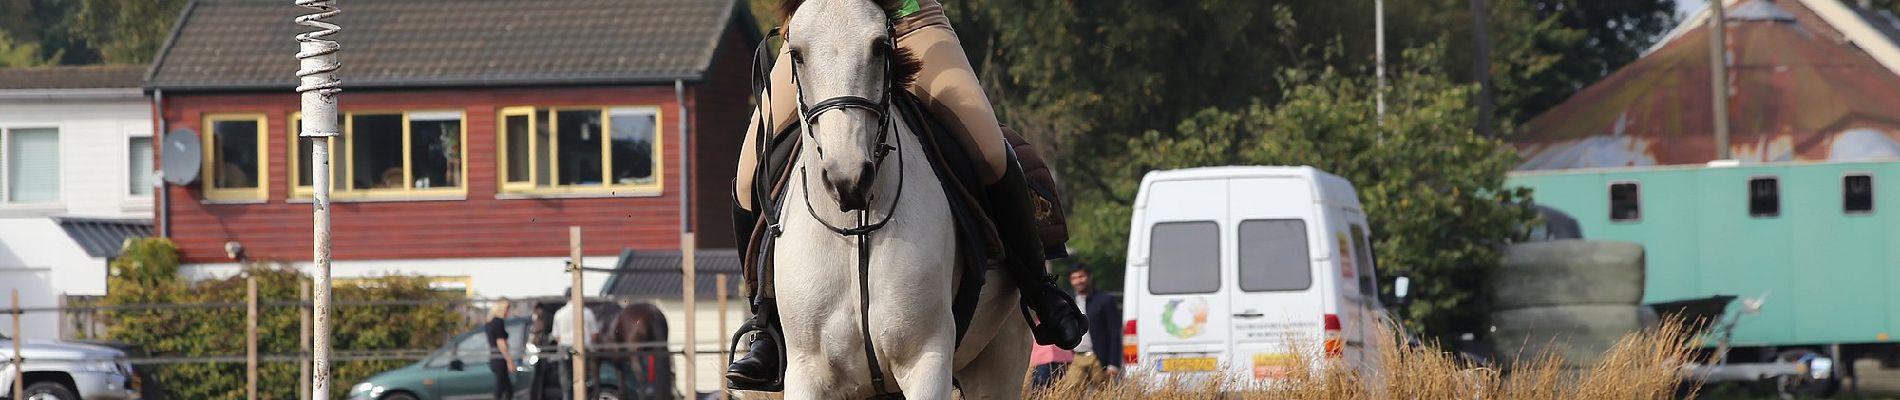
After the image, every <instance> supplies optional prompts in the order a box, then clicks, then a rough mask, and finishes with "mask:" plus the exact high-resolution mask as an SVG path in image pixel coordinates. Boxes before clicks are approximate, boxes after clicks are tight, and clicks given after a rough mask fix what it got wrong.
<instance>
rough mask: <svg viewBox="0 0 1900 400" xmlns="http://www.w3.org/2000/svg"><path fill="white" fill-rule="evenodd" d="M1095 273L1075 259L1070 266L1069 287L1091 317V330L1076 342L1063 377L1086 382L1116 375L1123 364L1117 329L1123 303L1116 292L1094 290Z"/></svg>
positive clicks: (1099, 380)
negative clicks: (1116, 299) (1074, 263)
mask: <svg viewBox="0 0 1900 400" xmlns="http://www.w3.org/2000/svg"><path fill="white" fill-rule="evenodd" d="M1093 277H1094V276H1093V274H1092V273H1091V272H1090V271H1089V267H1088V265H1086V264H1081V263H1076V265H1075V268H1074V269H1071V270H1069V287H1072V288H1074V289H1075V303H1076V304H1077V305H1080V306H1081V307H1082V310H1083V312H1082V314H1084V315H1086V316H1087V317H1088V320H1089V330H1088V333H1087V334H1084V335H1082V344H1080V345H1077V346H1075V360H1074V361H1073V362H1071V363H1070V364H1069V368H1068V371H1067V372H1066V373H1064V374H1062V375H1063V378H1062V379H1063V380H1069V379H1081V380H1083V381H1082V383H1083V384H1085V385H1086V384H1093V383H1098V382H1101V381H1103V380H1105V379H1107V378H1112V377H1114V376H1116V375H1117V374H1119V373H1120V372H1121V365H1122V335H1121V333H1122V331H1121V330H1120V329H1115V325H1116V324H1120V323H1121V321H1122V312H1121V307H1119V306H1117V305H1116V304H1115V296H1110V295H1109V294H1108V293H1103V292H1101V291H1098V290H1095V283H1094V281H1093V280H1092V279H1091V278H1093Z"/></svg>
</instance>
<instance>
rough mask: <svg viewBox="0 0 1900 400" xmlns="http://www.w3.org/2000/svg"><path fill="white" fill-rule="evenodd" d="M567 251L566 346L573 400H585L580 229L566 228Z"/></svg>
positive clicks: (585, 348) (585, 336)
mask: <svg viewBox="0 0 1900 400" xmlns="http://www.w3.org/2000/svg"><path fill="white" fill-rule="evenodd" d="M567 251H568V262H567V263H568V267H567V270H568V271H570V272H569V275H572V276H573V280H574V282H573V283H572V286H569V289H568V298H567V308H569V309H572V310H574V311H573V313H574V343H568V344H567V345H569V346H574V359H573V360H568V361H571V362H573V363H574V398H573V400H587V319H586V317H587V314H585V313H586V311H587V303H586V302H583V301H581V227H578V226H570V227H567ZM506 356H507V355H505V354H504V355H503V357H506ZM537 390H538V389H537Z"/></svg>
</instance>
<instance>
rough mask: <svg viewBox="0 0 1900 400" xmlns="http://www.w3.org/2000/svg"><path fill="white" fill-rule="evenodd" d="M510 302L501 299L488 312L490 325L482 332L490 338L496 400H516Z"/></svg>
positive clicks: (489, 362)
mask: <svg viewBox="0 0 1900 400" xmlns="http://www.w3.org/2000/svg"><path fill="white" fill-rule="evenodd" d="M509 304H510V303H509V302H508V298H507V297H503V298H501V299H500V301H499V302H498V303H496V304H495V307H494V308H492V309H489V311H488V323H487V324H484V325H483V327H482V330H483V331H484V332H485V333H486V335H487V336H488V350H489V353H488V354H489V357H488V371H489V372H494V373H495V400H514V398H515V382H514V376H515V359H514V357H509V356H508V355H509V354H513V353H512V352H510V351H508V323H507V322H505V321H504V320H505V319H506V318H508V307H509Z"/></svg>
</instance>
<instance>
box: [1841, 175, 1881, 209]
mask: <svg viewBox="0 0 1900 400" xmlns="http://www.w3.org/2000/svg"><path fill="white" fill-rule="evenodd" d="M1841 211H1843V212H1846V213H1848V214H1865V213H1871V212H1874V177H1873V176H1871V175H1848V176H1847V177H1844V178H1841Z"/></svg>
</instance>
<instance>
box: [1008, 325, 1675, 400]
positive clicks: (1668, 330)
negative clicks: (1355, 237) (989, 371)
mask: <svg viewBox="0 0 1900 400" xmlns="http://www.w3.org/2000/svg"><path fill="white" fill-rule="evenodd" d="M1372 336H1373V337H1372V338H1370V339H1369V340H1367V342H1369V343H1368V344H1367V346H1366V348H1367V349H1369V350H1368V351H1367V353H1368V354H1366V355H1365V357H1366V359H1367V360H1368V362H1367V364H1368V365H1377V366H1379V367H1378V369H1375V368H1367V369H1359V370H1355V369H1352V368H1348V367H1347V366H1345V365H1342V364H1340V363H1326V364H1317V365H1316V363H1304V362H1291V363H1287V364H1286V365H1285V367H1286V368H1284V369H1283V370H1282V371H1283V373H1284V375H1283V376H1282V377H1281V378H1280V379H1277V380H1271V381H1254V380H1251V379H1249V378H1251V376H1246V375H1241V376H1233V375H1229V376H1225V377H1219V378H1215V379H1191V378H1190V379H1183V377H1182V376H1179V375H1177V376H1168V377H1164V376H1160V375H1156V374H1152V373H1151V372H1146V371H1144V372H1136V373H1131V374H1129V375H1127V376H1124V377H1122V379H1116V380H1112V381H1110V382H1100V383H1090V382H1084V381H1083V380H1082V379H1063V380H1060V381H1058V382H1056V383H1055V384H1053V385H1051V386H1050V387H1047V388H1026V390H1025V392H1027V393H1029V396H1027V397H1028V398H1030V399H1036V400H1071V399H1155V400H1199V399H1210V400H1211V399H1339V400H1359V399H1422V400H1441V399H1442V400H1451V399H1480V400H1482V399H1579V400H1632V399H1640V400H1667V399H1677V398H1695V397H1696V395H1697V394H1698V391H1699V390H1700V382H1694V381H1683V380H1682V379H1680V378H1679V377H1680V376H1681V375H1682V374H1681V373H1680V370H1681V369H1682V368H1683V366H1685V365H1687V364H1689V363H1691V362H1697V361H1700V359H1699V358H1698V356H1697V355H1696V348H1695V347H1693V346H1690V345H1689V343H1691V339H1692V338H1693V332H1692V331H1691V330H1690V329H1688V326H1687V325H1686V324H1683V323H1681V322H1679V321H1673V320H1672V321H1668V322H1664V323H1663V324H1661V325H1660V326H1656V327H1651V328H1649V329H1644V330H1642V331H1637V332H1630V333H1628V334H1626V335H1624V336H1623V338H1622V339H1621V340H1618V341H1617V343H1616V344H1615V345H1614V346H1612V347H1611V348H1610V349H1609V351H1607V352H1605V353H1604V356H1603V359H1602V360H1601V361H1598V362H1597V363H1596V364H1594V365H1590V366H1587V367H1585V368H1582V369H1571V368H1567V367H1565V363H1564V359H1563V358H1562V356H1561V355H1557V354H1547V355H1535V354H1532V355H1526V356H1527V359H1529V360H1532V361H1531V362H1527V363H1523V364H1519V365H1520V366H1519V367H1517V368H1516V369H1515V370H1512V371H1509V373H1500V372H1499V371H1498V370H1495V369H1490V368H1477V367H1474V366H1471V365H1468V364H1464V363H1463V361H1464V360H1461V359H1459V358H1457V356H1456V355H1454V353H1447V352H1444V351H1440V350H1439V349H1437V348H1433V347H1431V346H1416V347H1412V346H1404V347H1402V346H1400V345H1397V344H1396V343H1399V341H1398V340H1396V338H1398V337H1400V335H1399V334H1398V333H1397V332H1396V331H1394V330H1392V329H1380V330H1379V333H1378V334H1374V335H1372ZM1289 347H1290V348H1293V349H1306V350H1305V351H1301V352H1298V353H1300V354H1296V355H1294V356H1295V357H1296V359H1308V360H1312V359H1319V358H1320V357H1319V355H1318V354H1317V351H1315V350H1316V349H1315V346H1310V345H1299V344H1298V343H1294V344H1292V345H1291V346H1289ZM1257 371H1261V370H1257ZM1678 394H1680V395H1681V396H1682V397H1679V396H1678Z"/></svg>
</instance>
